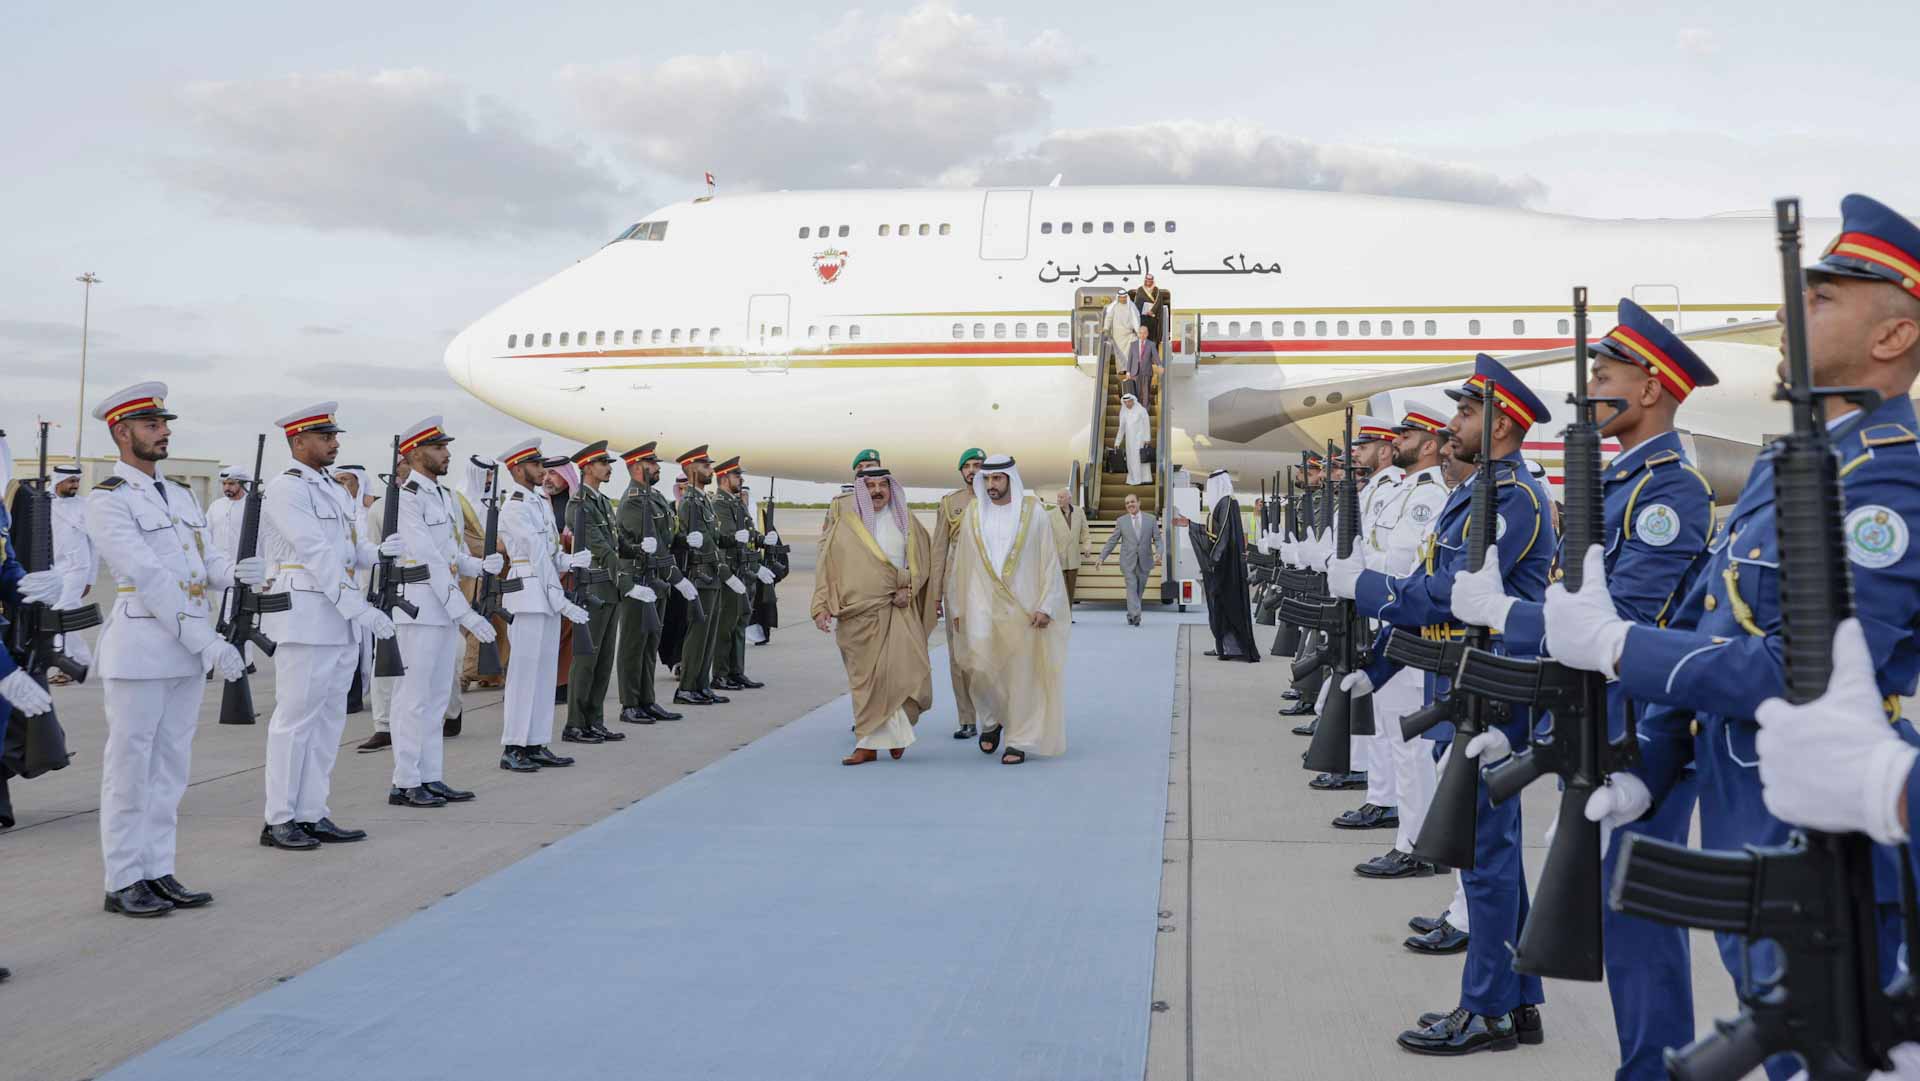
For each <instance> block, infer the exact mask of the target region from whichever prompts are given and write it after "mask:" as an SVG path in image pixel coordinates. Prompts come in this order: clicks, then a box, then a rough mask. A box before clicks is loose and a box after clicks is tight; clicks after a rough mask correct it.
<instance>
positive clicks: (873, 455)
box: [848, 447, 880, 471]
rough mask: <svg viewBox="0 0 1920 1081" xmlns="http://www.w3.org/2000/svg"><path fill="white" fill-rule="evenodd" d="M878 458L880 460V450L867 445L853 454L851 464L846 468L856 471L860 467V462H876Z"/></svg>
mask: <svg viewBox="0 0 1920 1081" xmlns="http://www.w3.org/2000/svg"><path fill="white" fill-rule="evenodd" d="M879 460H880V452H879V451H877V450H874V449H873V448H872V447H868V448H867V449H866V450H863V451H861V452H860V453H858V454H856V455H854V456H853V464H852V465H851V466H849V467H848V468H849V469H852V470H855V471H858V470H859V468H860V463H861V462H877V461H879Z"/></svg>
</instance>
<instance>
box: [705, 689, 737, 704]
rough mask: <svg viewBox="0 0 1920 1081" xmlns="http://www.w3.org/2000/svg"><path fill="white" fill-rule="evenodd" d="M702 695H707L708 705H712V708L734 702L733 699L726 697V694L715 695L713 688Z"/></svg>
mask: <svg viewBox="0 0 1920 1081" xmlns="http://www.w3.org/2000/svg"><path fill="white" fill-rule="evenodd" d="M701 693H703V694H705V695H706V696H707V704H708V705H710V706H718V705H724V704H725V703H728V702H731V701H733V699H731V698H728V697H727V696H726V695H724V694H715V693H713V689H712V688H708V689H707V690H705V691H703V692H701Z"/></svg>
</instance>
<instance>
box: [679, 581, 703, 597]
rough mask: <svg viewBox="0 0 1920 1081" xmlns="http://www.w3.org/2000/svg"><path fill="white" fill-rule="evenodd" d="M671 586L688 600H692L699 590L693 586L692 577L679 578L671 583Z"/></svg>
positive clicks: (698, 593)
mask: <svg viewBox="0 0 1920 1081" xmlns="http://www.w3.org/2000/svg"><path fill="white" fill-rule="evenodd" d="M673 588H674V589H675V590H676V591H678V592H679V594H680V595H681V596H682V597H685V598H686V599H688V600H693V599H694V598H696V597H698V596H700V591H699V590H698V589H696V588H695V587H694V584H693V579H691V578H684V577H683V578H681V579H680V580H679V581H677V582H675V583H673Z"/></svg>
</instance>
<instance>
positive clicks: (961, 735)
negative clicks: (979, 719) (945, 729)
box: [953, 724, 980, 739]
mask: <svg viewBox="0 0 1920 1081" xmlns="http://www.w3.org/2000/svg"><path fill="white" fill-rule="evenodd" d="M979 735H980V730H979V729H978V728H975V727H974V726H973V725H970V724H963V725H961V726H960V727H959V728H958V729H956V730H955V731H954V733H953V738H954V739H974V738H977V737H978V736H979Z"/></svg>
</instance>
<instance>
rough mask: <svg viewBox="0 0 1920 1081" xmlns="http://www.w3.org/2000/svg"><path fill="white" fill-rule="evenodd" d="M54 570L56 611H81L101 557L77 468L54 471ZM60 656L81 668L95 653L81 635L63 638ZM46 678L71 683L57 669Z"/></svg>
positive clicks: (55, 681) (60, 466) (56, 681)
mask: <svg viewBox="0 0 1920 1081" xmlns="http://www.w3.org/2000/svg"><path fill="white" fill-rule="evenodd" d="M53 569H54V571H55V572H56V573H58V574H59V576H60V599H59V600H58V601H56V602H54V607H55V608H58V609H60V610H62V611H65V610H67V609H70V608H78V607H80V605H81V603H82V602H83V601H84V600H85V599H86V596H87V591H88V590H89V589H91V588H93V580H94V578H95V577H96V576H98V575H99V573H100V556H99V553H98V552H96V551H95V550H94V544H93V540H92V538H91V537H89V536H88V535H87V503H86V500H84V499H82V498H80V467H79V466H77V465H56V466H54V467H53ZM60 652H62V653H65V654H66V655H67V656H68V657H71V658H72V659H73V660H75V661H76V662H78V663H80V664H85V665H91V664H92V663H93V650H91V649H90V648H88V646H87V640H86V639H85V638H83V637H81V636H80V632H79V631H74V632H72V633H69V634H63V635H61V636H60ZM47 676H48V680H49V682H52V683H66V682H68V677H67V674H66V673H65V672H62V671H60V670H59V669H58V668H55V669H52V670H50V671H49V672H48V673H47Z"/></svg>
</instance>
